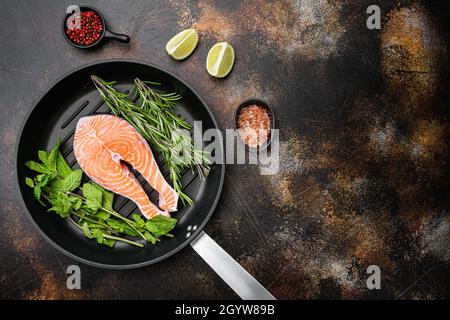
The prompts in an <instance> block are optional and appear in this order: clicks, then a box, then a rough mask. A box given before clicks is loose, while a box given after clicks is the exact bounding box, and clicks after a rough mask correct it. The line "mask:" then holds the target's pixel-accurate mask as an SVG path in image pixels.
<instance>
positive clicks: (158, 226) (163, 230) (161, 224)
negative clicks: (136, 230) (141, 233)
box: [145, 215, 177, 237]
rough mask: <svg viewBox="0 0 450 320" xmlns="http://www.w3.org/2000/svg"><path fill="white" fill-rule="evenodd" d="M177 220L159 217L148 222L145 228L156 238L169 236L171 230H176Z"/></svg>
mask: <svg viewBox="0 0 450 320" xmlns="http://www.w3.org/2000/svg"><path fill="white" fill-rule="evenodd" d="M176 224H177V219H174V218H170V217H166V216H163V215H157V216H154V217H153V218H151V219H149V220H147V222H146V223H145V227H146V229H147V230H148V231H150V232H151V233H153V235H155V236H157V237H158V236H162V235H165V234H167V233H168V232H169V231H170V230H172V229H173V228H175V225H176Z"/></svg>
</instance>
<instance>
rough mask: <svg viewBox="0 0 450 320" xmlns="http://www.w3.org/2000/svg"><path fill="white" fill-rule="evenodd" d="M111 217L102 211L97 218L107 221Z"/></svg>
mask: <svg viewBox="0 0 450 320" xmlns="http://www.w3.org/2000/svg"><path fill="white" fill-rule="evenodd" d="M109 216H110V214H109V213H108V212H105V211H102V210H100V211H99V212H98V213H97V218H99V219H100V220H107V219H109Z"/></svg>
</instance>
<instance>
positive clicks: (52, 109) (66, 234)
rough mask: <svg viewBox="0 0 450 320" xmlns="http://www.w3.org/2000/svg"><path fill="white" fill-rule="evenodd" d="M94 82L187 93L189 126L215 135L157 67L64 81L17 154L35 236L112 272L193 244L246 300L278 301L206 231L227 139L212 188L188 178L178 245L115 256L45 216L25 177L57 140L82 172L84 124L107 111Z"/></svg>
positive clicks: (25, 132) (196, 103)
mask: <svg viewBox="0 0 450 320" xmlns="http://www.w3.org/2000/svg"><path fill="white" fill-rule="evenodd" d="M92 74H95V75H98V76H99V77H101V78H103V79H105V80H109V81H112V80H115V81H117V82H118V83H117V86H116V87H117V88H118V89H119V90H122V91H124V92H126V91H127V90H130V89H131V87H132V85H133V79H134V78H136V77H138V78H140V79H142V80H151V81H156V82H160V83H162V84H163V89H167V90H170V91H174V90H175V91H177V92H179V93H181V95H182V96H183V98H182V100H181V101H180V102H179V103H178V107H177V112H178V113H179V114H181V115H182V116H183V117H184V118H185V119H186V120H187V121H188V122H189V123H193V122H194V121H195V120H198V121H202V128H203V130H204V131H205V130H207V129H217V123H216V121H215V120H214V117H213V115H212V113H211V111H210V110H209V109H208V107H207V106H206V104H205V103H204V102H203V100H202V99H201V98H200V97H199V96H198V95H197V94H196V93H195V92H194V90H192V88H190V87H189V86H188V85H187V84H186V83H184V82H183V81H182V80H180V79H179V78H177V77H176V76H174V75H173V74H171V73H169V72H167V71H164V70H162V69H161V68H159V67H156V66H153V65H150V64H147V63H142V62H137V61H125V60H112V61H104V62H98V63H94V64H90V65H87V66H84V67H82V68H79V69H76V70H75V71H73V72H71V73H70V74H68V75H66V76H64V77H63V78H61V79H60V80H59V81H58V82H57V83H56V84H55V85H54V86H53V87H52V88H51V89H50V90H49V91H48V92H47V93H46V94H45V95H44V96H43V97H42V98H41V99H40V100H39V102H38V103H37V104H36V105H35V106H34V108H33V109H32V110H31V112H30V114H29V115H28V117H27V119H26V121H25V123H24V125H23V128H22V132H21V135H20V139H19V140H18V145H17V146H16V150H17V178H18V180H17V181H18V187H19V190H20V193H21V194H22V199H23V202H24V204H25V206H26V208H27V211H28V213H29V216H30V218H31V221H32V222H33V224H34V225H35V226H36V228H37V229H38V230H39V231H40V232H41V233H42V235H43V236H44V237H45V238H46V239H47V240H48V241H49V242H50V243H51V244H52V245H53V246H54V247H55V248H57V249H58V250H59V251H61V252H63V253H64V254H66V255H68V256H70V257H72V258H74V259H76V260H78V261H81V262H83V263H86V264H90V265H93V266H97V267H103V268H110V269H129V268H137V267H143V266H146V265H149V264H152V263H155V262H158V261H161V260H163V259H165V258H167V257H169V256H171V255H172V254H174V253H176V252H177V251H179V250H181V249H182V248H183V247H185V246H186V245H187V244H188V243H190V244H191V246H192V247H193V248H194V250H195V251H196V252H197V253H198V254H199V255H200V256H201V257H202V258H203V259H204V260H205V261H206V262H207V263H208V264H209V265H210V266H211V267H212V268H213V269H214V271H216V272H217V273H218V275H219V276H220V277H221V278H222V279H223V280H224V281H225V282H226V283H227V284H228V285H229V286H230V287H231V288H232V289H233V290H234V291H235V292H236V293H237V294H238V295H239V296H240V297H241V298H243V299H274V297H273V296H272V295H271V294H270V292H268V291H267V290H266V289H265V288H264V287H263V286H262V285H261V284H260V283H259V282H258V281H257V280H256V279H254V278H253V277H252V276H251V275H250V274H249V273H248V272H247V271H245V270H244V269H243V268H242V267H241V266H240V265H239V264H238V263H237V262H236V261H235V260H234V259H233V258H232V257H231V256H229V255H228V254H227V253H226V252H225V251H224V250H223V249H222V248H221V247H220V246H219V245H217V243H215V242H214V240H212V239H211V238H210V237H209V236H208V235H207V234H206V233H205V232H203V231H202V229H203V227H204V226H205V225H206V223H207V222H208V220H209V218H210V217H211V214H212V213H213V211H214V208H215V207H216V204H217V201H218V200H219V196H220V192H221V190H222V185H223V180H224V174H225V161H224V160H223V157H224V152H223V141H222V139H221V138H220V139H219V141H217V142H218V147H219V148H218V150H217V149H216V152H220V157H221V161H220V164H217V163H216V164H214V165H213V166H212V167H211V171H210V174H209V176H208V178H207V179H206V181H202V180H201V179H200V178H199V177H198V175H197V174H196V173H193V172H191V171H190V170H187V171H186V172H185V173H184V174H183V178H182V184H183V186H184V192H186V193H187V194H188V195H189V196H190V197H191V198H192V199H193V200H194V205H192V206H189V207H182V206H181V205H180V206H179V211H178V212H176V213H175V214H174V216H175V217H176V218H177V219H178V224H177V226H176V228H175V229H174V230H173V232H172V233H173V235H174V238H164V239H163V241H161V242H160V243H158V244H157V245H155V246H153V245H150V244H148V245H146V246H145V247H144V248H136V247H134V246H130V245H127V244H125V243H116V246H115V247H114V248H109V247H106V246H100V245H98V244H97V242H96V241H92V240H89V239H87V238H85V237H84V235H83V234H82V233H81V232H80V230H78V229H77V228H76V227H75V226H73V225H72V224H71V223H70V222H68V221H67V220H64V219H61V218H59V217H58V216H57V215H56V214H54V213H49V212H47V209H48V208H46V207H43V206H41V205H40V204H39V203H38V202H37V201H36V199H35V198H34V196H33V192H32V190H31V189H30V188H29V187H27V186H26V185H25V177H27V176H30V175H31V174H32V172H30V171H29V169H27V168H26V167H25V165H24V163H25V161H27V160H31V159H35V158H36V155H37V151H38V150H40V149H45V150H49V149H50V148H52V147H53V146H54V144H55V142H56V140H57V139H58V138H61V139H62V144H61V148H60V149H61V151H62V153H63V155H64V156H65V158H66V160H68V162H69V164H70V165H71V166H72V167H74V168H77V167H78V164H77V162H76V161H75V157H74V154H73V151H72V143H73V134H74V131H75V125H76V123H77V121H78V119H79V118H80V117H83V116H85V115H88V114H95V113H105V112H108V111H109V109H108V107H107V105H106V104H105V103H103V101H102V99H101V98H100V96H99V94H98V92H97V90H96V89H95V87H94V85H93V83H92V82H91V78H90V77H91V75H92ZM154 155H155V157H156V159H157V162H158V164H159V167H160V170H161V172H162V173H163V175H165V176H166V177H167V175H168V172H167V171H168V170H167V168H166V167H165V166H164V162H163V160H162V158H161V156H160V155H158V154H157V153H154ZM216 158H217V155H216ZM136 174H137V173H136ZM136 176H137V178H138V179H139V180H140V182H141V184H142V185H143V186H144V189H145V190H146V192H147V194H148V195H149V197H150V199H151V200H153V202H154V203H157V202H156V198H157V194H156V192H155V191H154V190H152V189H151V187H150V186H149V185H148V184H147V182H146V181H145V179H143V178H142V177H141V176H140V175H139V174H137V175H136ZM86 179H87V178H86ZM114 209H115V210H116V211H118V212H119V213H121V214H123V215H125V216H129V215H131V214H132V213H134V212H137V211H138V209H137V207H136V205H135V204H134V203H133V202H132V201H130V200H128V199H127V198H124V197H120V196H116V197H115V201H114Z"/></svg>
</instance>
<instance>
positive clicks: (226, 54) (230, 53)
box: [206, 42, 234, 78]
mask: <svg viewBox="0 0 450 320" xmlns="http://www.w3.org/2000/svg"><path fill="white" fill-rule="evenodd" d="M233 64H234V49H233V47H232V46H231V44H229V43H228V42H219V43H216V44H215V45H214V46H213V47H212V48H211V50H209V52H208V57H207V58H206V70H208V73H209V74H210V75H211V76H213V77H216V78H223V77H226V76H227V75H228V74H229V73H230V71H231V69H233Z"/></svg>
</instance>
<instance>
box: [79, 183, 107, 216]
mask: <svg viewBox="0 0 450 320" xmlns="http://www.w3.org/2000/svg"><path fill="white" fill-rule="evenodd" d="M83 196H84V197H85V198H86V202H85V207H86V208H88V209H90V210H92V211H94V212H97V210H98V209H100V208H101V206H102V198H103V194H102V190H101V189H100V188H99V187H98V186H96V185H94V184H92V183H85V184H84V185H83Z"/></svg>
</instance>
